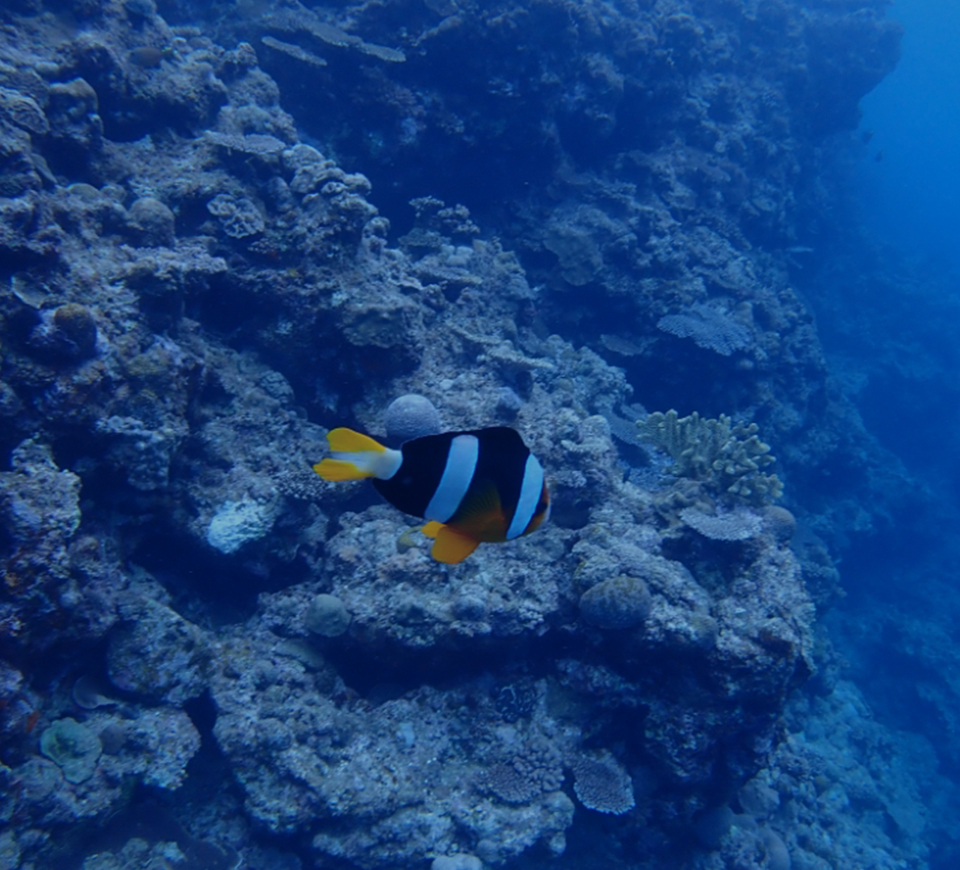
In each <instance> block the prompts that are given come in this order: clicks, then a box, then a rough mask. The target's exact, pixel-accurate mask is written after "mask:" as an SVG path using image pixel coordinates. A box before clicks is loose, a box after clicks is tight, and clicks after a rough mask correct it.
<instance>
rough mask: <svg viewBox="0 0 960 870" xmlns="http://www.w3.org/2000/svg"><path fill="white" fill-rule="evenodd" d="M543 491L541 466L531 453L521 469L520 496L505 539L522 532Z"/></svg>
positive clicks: (528, 522) (509, 539) (528, 523)
mask: <svg viewBox="0 0 960 870" xmlns="http://www.w3.org/2000/svg"><path fill="white" fill-rule="evenodd" d="M542 492H543V466H542V465H541V464H540V460H538V459H537V457H536V456H534V455H533V454H532V453H531V454H530V455H529V456H528V457H527V464H526V467H525V468H524V469H523V483H522V484H521V486H520V498H518V499H517V509H516V510H515V511H514V512H513V520H512V521H511V522H510V528H509V529H507V540H508V541H512V540H513V539H514V538H519V537H520V535H522V534H523V531H524V529H526V527H527V526H529V525H530V520H532V519H533V514H534V511H536V509H537V504H539V502H540V494H541V493H542Z"/></svg>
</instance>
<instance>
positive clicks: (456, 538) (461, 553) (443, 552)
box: [424, 523, 480, 565]
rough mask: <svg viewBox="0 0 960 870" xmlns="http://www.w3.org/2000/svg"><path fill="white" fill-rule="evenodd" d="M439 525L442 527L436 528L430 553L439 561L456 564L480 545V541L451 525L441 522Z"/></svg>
mask: <svg viewBox="0 0 960 870" xmlns="http://www.w3.org/2000/svg"><path fill="white" fill-rule="evenodd" d="M428 525H429V523H428ZM437 525H438V526H440V528H439V529H437V530H436V541H434V544H433V547H432V548H431V549H430V555H431V556H433V558H434V559H436V560H437V561H438V562H445V563H446V564H448V565H456V564H457V562H462V561H463V560H464V559H466V558H467V556H469V555H470V554H471V553H472V552H473V551H474V550H476V549H477V547H479V546H480V542H479V541H477V540H474V539H473V538H470V537H467V535H465V534H463V533H462V532H458V531H457V530H456V529H453V528H451V527H450V526H444V525H440V523H437ZM424 534H426V533H424Z"/></svg>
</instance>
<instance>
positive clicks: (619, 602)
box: [580, 574, 650, 628]
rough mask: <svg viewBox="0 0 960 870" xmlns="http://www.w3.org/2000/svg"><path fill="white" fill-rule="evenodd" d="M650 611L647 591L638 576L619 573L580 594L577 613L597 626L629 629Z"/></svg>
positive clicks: (642, 619) (645, 585) (648, 592)
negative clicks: (578, 611)
mask: <svg viewBox="0 0 960 870" xmlns="http://www.w3.org/2000/svg"><path fill="white" fill-rule="evenodd" d="M649 612H650V591H649V590H648V589H647V584H646V583H644V581H643V580H641V579H640V578H639V577H631V576H629V575H627V574H621V575H620V576H619V577H613V578H611V579H610V580H603V581H601V582H600V583H598V584H597V585H596V586H593V587H591V588H590V589H588V590H587V591H586V592H584V593H583V595H581V596H580V615H581V616H583V618H584V619H585V620H586V621H587V622H589V623H590V624H591V625H595V626H596V627H597V628H633V627H634V626H636V625H639V624H640V623H641V622H643V621H644V620H645V619H646V618H647V614H648V613H649Z"/></svg>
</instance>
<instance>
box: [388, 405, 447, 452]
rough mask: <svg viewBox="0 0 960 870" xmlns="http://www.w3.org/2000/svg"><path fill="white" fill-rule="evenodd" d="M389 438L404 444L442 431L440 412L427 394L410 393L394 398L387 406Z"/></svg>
mask: <svg viewBox="0 0 960 870" xmlns="http://www.w3.org/2000/svg"><path fill="white" fill-rule="evenodd" d="M384 422H385V423H386V426H387V438H389V439H390V440H391V441H393V442H394V443H400V444H402V443H403V442H404V441H410V440H411V439H413V438H422V437H423V436H424V435H436V434H437V433H438V432H439V431H440V413H439V412H438V411H437V409H436V408H435V407H434V406H433V402H431V401H430V400H429V399H428V398H427V397H426V396H420V395H417V394H416V393H408V394H407V395H405V396H400V397H399V398H397V399H394V400H393V401H392V402H391V403H390V404H389V406H388V407H387V412H386V415H385V420H384Z"/></svg>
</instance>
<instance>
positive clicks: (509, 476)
mask: <svg viewBox="0 0 960 870" xmlns="http://www.w3.org/2000/svg"><path fill="white" fill-rule="evenodd" d="M327 441H328V442H329V443H330V453H331V455H330V458H328V459H324V460H323V461H322V462H318V463H317V464H316V465H314V466H313V470H314V471H316V472H317V474H319V475H320V476H321V477H322V478H323V479H324V480H356V479H358V478H361V477H371V478H373V485H374V487H375V488H376V490H377V492H379V493H380V495H382V496H383V497H384V498H385V499H386V500H387V501H388V502H390V504H392V505H393V506H394V507H396V508H399V509H400V510H402V511H403V512H404V513H407V514H413V515H414V516H417V517H423V518H424V519H425V520H428V522H427V524H426V525H425V526H424V527H423V533H424V534H425V535H427V537H430V538H434V539H435V540H434V543H433V549H432V550H431V551H430V553H431V555H432V556H433V558H434V559H436V560H437V561H439V562H448V563H451V564H452V563H456V562H462V561H463V560H464V559H466V558H467V556H469V555H470V554H471V553H472V552H473V551H474V550H475V549H476V548H477V546H478V545H479V544H481V543H493V542H502V541H512V540H513V539H514V538H519V537H520V536H521V535H528V534H530V532H532V531H534V530H535V529H537V528H538V527H539V526H540V525H541V523H543V521H544V520H545V519H546V518H547V517H548V516H549V513H550V494H549V492H548V491H547V484H546V481H545V479H544V474H543V466H542V465H541V464H540V462H539V460H538V459H537V457H536V456H534V455H533V454H532V453H531V452H530V449H529V448H528V447H527V445H526V444H524V443H523V439H522V438H521V437H520V435H519V434H518V433H517V432H516V431H515V430H513V429H510V428H508V427H506V426H494V427H491V428H489V429H474V430H472V431H469V432H445V433H443V434H442V435H425V436H424V437H422V438H414V439H412V440H410V441H406V442H405V443H404V444H402V445H401V446H400V449H399V450H391V449H390V448H389V447H384V446H383V445H382V444H380V443H379V442H378V441H375V440H374V439H373V438H370V437H369V436H368V435H363V434H361V433H360V432H355V431H354V430H353V429H332V430H331V431H330V432H329V433H328V434H327Z"/></svg>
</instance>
